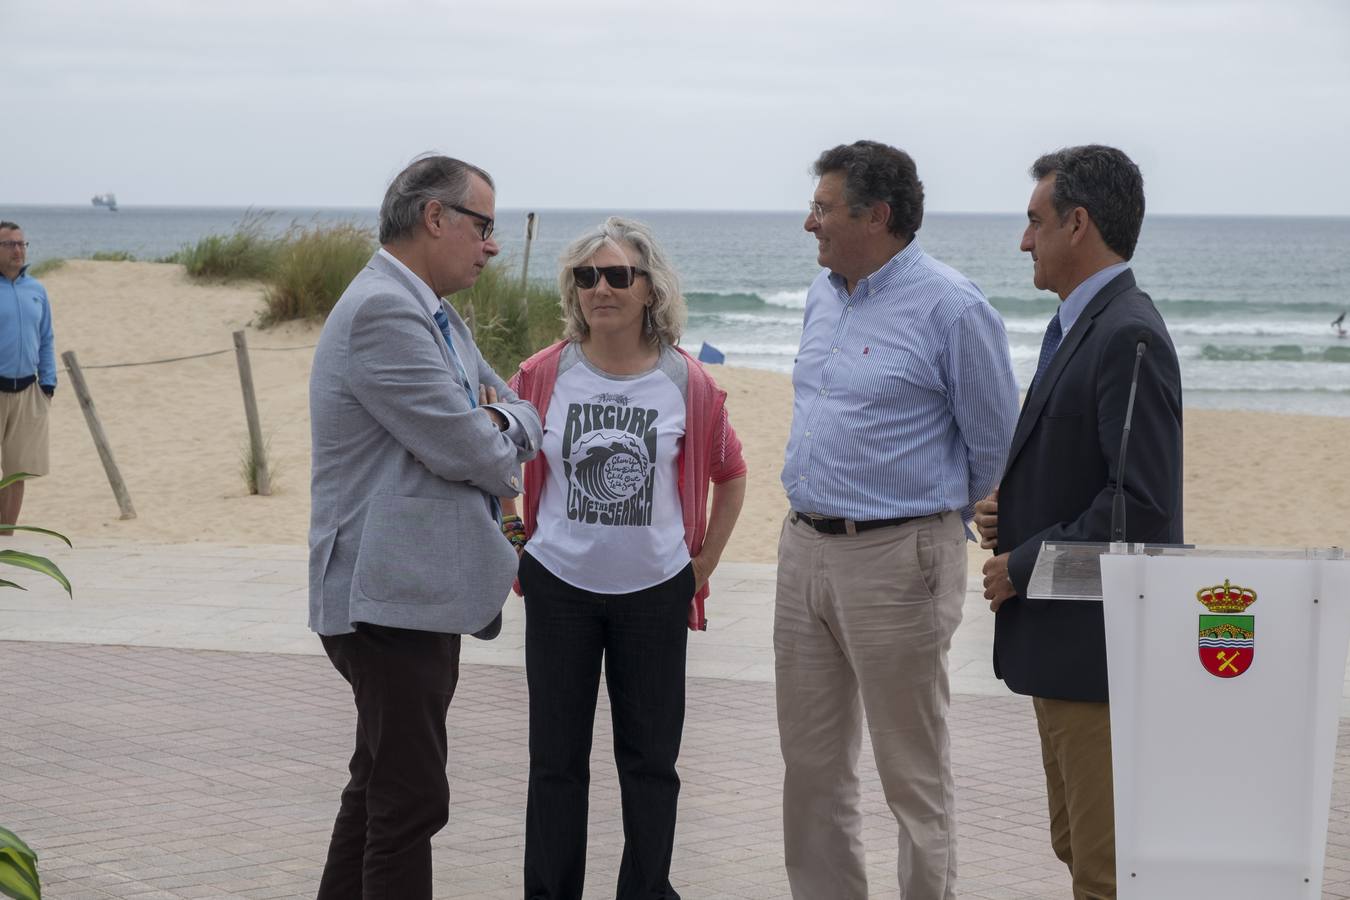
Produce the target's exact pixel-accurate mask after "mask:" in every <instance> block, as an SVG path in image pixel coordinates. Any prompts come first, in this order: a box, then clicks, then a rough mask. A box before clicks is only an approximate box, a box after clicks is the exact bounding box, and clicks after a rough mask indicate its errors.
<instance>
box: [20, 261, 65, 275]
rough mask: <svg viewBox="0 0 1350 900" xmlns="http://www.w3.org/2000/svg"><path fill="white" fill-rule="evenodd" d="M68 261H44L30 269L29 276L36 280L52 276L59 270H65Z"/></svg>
mask: <svg viewBox="0 0 1350 900" xmlns="http://www.w3.org/2000/svg"><path fill="white" fill-rule="evenodd" d="M65 265H66V261H65V260H64V259H59V258H58V259H44V260H43V261H42V262H40V263H37V264H35V265H31V266H29V267H28V274H29V275H31V276H32V277H34V278H41V277H43V276H44V275H50V274H51V273H53V272H55V271H56V270H57V269H61V268H64V267H65Z"/></svg>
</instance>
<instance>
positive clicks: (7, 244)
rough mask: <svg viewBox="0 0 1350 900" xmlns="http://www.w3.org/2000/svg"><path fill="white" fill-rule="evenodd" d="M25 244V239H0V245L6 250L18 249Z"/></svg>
mask: <svg viewBox="0 0 1350 900" xmlns="http://www.w3.org/2000/svg"><path fill="white" fill-rule="evenodd" d="M27 246H28V242H27V241H0V247H4V248H5V249H6V250H20V249H22V248H24V247H27Z"/></svg>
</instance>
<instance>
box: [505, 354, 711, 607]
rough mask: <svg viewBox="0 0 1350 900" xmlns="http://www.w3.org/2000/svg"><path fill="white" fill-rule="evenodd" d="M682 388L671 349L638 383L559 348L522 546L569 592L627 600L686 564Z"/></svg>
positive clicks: (682, 369)
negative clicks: (536, 487)
mask: <svg viewBox="0 0 1350 900" xmlns="http://www.w3.org/2000/svg"><path fill="white" fill-rule="evenodd" d="M688 386H689V370H688V367H687V363H685V361H684V358H683V357H682V356H680V354H679V353H678V352H677V351H675V350H674V349H672V348H670V347H663V348H662V350H661V358H660V360H659V361H658V362H657V365H656V368H654V369H652V370H650V371H648V372H644V373H642V374H640V375H610V374H607V373H605V372H601V371H600V370H599V369H597V368H595V367H594V366H593V365H591V363H590V361H589V360H587V359H586V357H585V355H584V354H583V353H582V351H581V348H580V347H579V346H578V345H576V344H570V345H568V346H567V347H566V348H565V349H564V350H563V352H562V356H561V358H560V359H559V361H558V381H557V383H556V384H555V385H554V388H553V397H552V398H551V399H550V400H549V404H548V415H547V416H546V418H545V421H544V444H543V455H544V459H545V460H547V468H548V474H547V476H546V477H545V479H544V487H543V491H542V492H541V494H540V497H539V517H538V520H537V522H536V525H535V530H534V534H532V535H531V536H530V543H529V547H528V550H529V553H530V555H531V556H533V557H534V558H535V559H537V560H538V561H539V563H540V564H541V565H543V566H544V568H546V569H548V570H549V571H550V572H552V573H553V574H554V575H556V576H558V577H559V578H561V579H562V580H563V581H565V582H567V583H568V584H570V585H572V586H573V587H578V588H581V589H583V590H588V591H594V592H596V593H598V594H627V593H631V592H633V591H640V590H643V589H645V588H649V587H652V586H653V585H657V584H660V583H662V582H663V581H668V580H669V579H671V578H673V577H674V576H675V575H676V574H678V573H679V571H680V570H681V569H683V568H684V567H685V566H687V565H688V564H689V549H688V548H687V547H686V546H685V543H684V516H683V514H682V513H681V509H680V489H679V462H678V460H679V455H680V448H681V446H682V443H683V441H684V419H685V396H686V393H687V390H688Z"/></svg>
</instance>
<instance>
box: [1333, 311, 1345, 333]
mask: <svg viewBox="0 0 1350 900" xmlns="http://www.w3.org/2000/svg"><path fill="white" fill-rule="evenodd" d="M1331 327H1332V328H1334V329H1336V337H1338V338H1343V337H1345V335H1346V331H1345V313H1341V314H1340V315H1339V316H1337V317H1336V318H1335V319H1333V320H1332V322H1331Z"/></svg>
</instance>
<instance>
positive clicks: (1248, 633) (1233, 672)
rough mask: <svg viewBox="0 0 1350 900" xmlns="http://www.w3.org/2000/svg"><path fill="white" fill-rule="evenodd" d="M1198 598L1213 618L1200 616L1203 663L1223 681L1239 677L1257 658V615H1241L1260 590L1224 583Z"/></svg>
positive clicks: (1201, 590) (1203, 591) (1204, 590)
mask: <svg viewBox="0 0 1350 900" xmlns="http://www.w3.org/2000/svg"><path fill="white" fill-rule="evenodd" d="M1195 598H1196V599H1197V600H1199V601H1200V602H1201V603H1203V604H1204V606H1205V609H1207V610H1209V612H1210V613H1211V614H1210V615H1202V616H1201V617H1200V664H1201V665H1202V666H1204V667H1205V671H1206V672H1208V673H1209V674H1211V675H1214V676H1217V677H1219V678H1236V677H1237V676H1239V675H1241V674H1242V673H1243V672H1246V671H1247V670H1248V669H1249V668H1251V665H1252V660H1253V659H1254V658H1255V656H1256V626H1255V622H1256V616H1244V615H1237V614H1238V613H1244V612H1246V611H1247V607H1249V606H1251V605H1252V604H1253V603H1255V602H1256V591H1253V590H1251V589H1249V588H1244V587H1238V586H1237V585H1235V584H1231V583H1230V582H1229V581H1228V579H1226V578H1225V579H1224V582H1223V584H1218V585H1215V586H1214V587H1207V588H1201V589H1200V590H1198V591H1196V592H1195Z"/></svg>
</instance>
